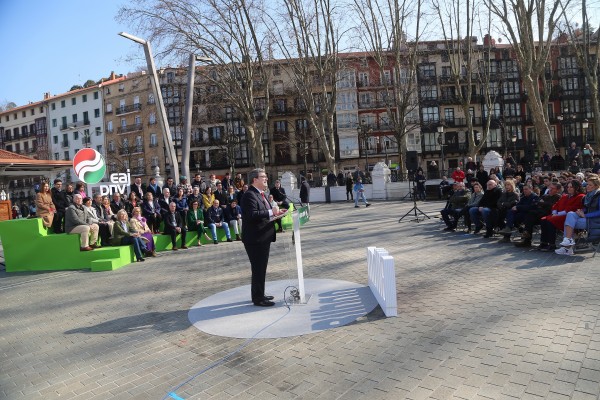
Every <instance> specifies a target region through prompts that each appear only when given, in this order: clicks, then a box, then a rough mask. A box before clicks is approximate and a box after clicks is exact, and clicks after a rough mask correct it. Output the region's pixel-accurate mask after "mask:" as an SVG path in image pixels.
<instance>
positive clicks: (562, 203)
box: [542, 193, 585, 231]
mask: <svg viewBox="0 0 600 400" xmlns="http://www.w3.org/2000/svg"><path fill="white" fill-rule="evenodd" d="M584 197H585V195H584V194H583V193H580V194H577V195H575V196H573V197H569V195H568V194H563V195H562V197H561V198H560V199H559V200H558V201H557V202H556V203H554V205H553V206H552V210H553V211H554V210H556V211H566V212H569V211H576V210H578V209H580V208H582V207H583V198H584ZM542 219H545V220H547V221H550V222H552V225H554V226H555V227H556V229H558V230H560V231H562V230H563V229H564V228H565V219H567V216H566V215H548V216H546V217H544V218H542Z"/></svg>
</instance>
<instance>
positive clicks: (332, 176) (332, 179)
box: [327, 171, 337, 187]
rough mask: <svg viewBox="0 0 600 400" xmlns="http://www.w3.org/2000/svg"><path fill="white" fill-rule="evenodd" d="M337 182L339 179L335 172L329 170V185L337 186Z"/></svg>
mask: <svg viewBox="0 0 600 400" xmlns="http://www.w3.org/2000/svg"><path fill="white" fill-rule="evenodd" d="M336 184H337V180H336V178H335V174H334V173H333V171H329V173H328V174H327V186H330V187H331V186H335V185H336Z"/></svg>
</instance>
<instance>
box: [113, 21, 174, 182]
mask: <svg viewBox="0 0 600 400" xmlns="http://www.w3.org/2000/svg"><path fill="white" fill-rule="evenodd" d="M119 36H123V37H124V38H126V39H129V40H132V41H134V42H136V43H138V44H141V45H142V46H144V53H145V55H146V64H147V67H148V75H150V85H151V86H152V91H153V92H154V97H155V98H156V100H157V101H158V122H159V123H160V125H161V126H162V127H163V139H164V142H165V147H166V148H167V154H168V156H169V158H170V159H171V165H172V166H173V171H172V173H173V177H174V179H175V182H179V162H178V161H177V153H176V152H175V146H174V145H173V140H172V138H171V130H170V129H169V121H168V119H167V111H166V110H165V103H164V102H163V98H162V93H161V90H160V83H159V82H158V75H156V66H155V65H154V57H152V49H151V48H150V42H149V41H147V40H144V39H141V38H139V37H137V36H133V35H131V34H129V33H126V32H119Z"/></svg>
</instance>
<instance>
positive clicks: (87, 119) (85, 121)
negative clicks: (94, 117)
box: [83, 111, 90, 124]
mask: <svg viewBox="0 0 600 400" xmlns="http://www.w3.org/2000/svg"><path fill="white" fill-rule="evenodd" d="M83 123H84V124H89V123H90V117H89V115H88V112H87V111H84V112H83Z"/></svg>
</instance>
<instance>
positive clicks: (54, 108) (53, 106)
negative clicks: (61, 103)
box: [50, 103, 56, 111]
mask: <svg viewBox="0 0 600 400" xmlns="http://www.w3.org/2000/svg"><path fill="white" fill-rule="evenodd" d="M50 108H51V109H52V111H54V110H56V103H52V105H51V106H50Z"/></svg>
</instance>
